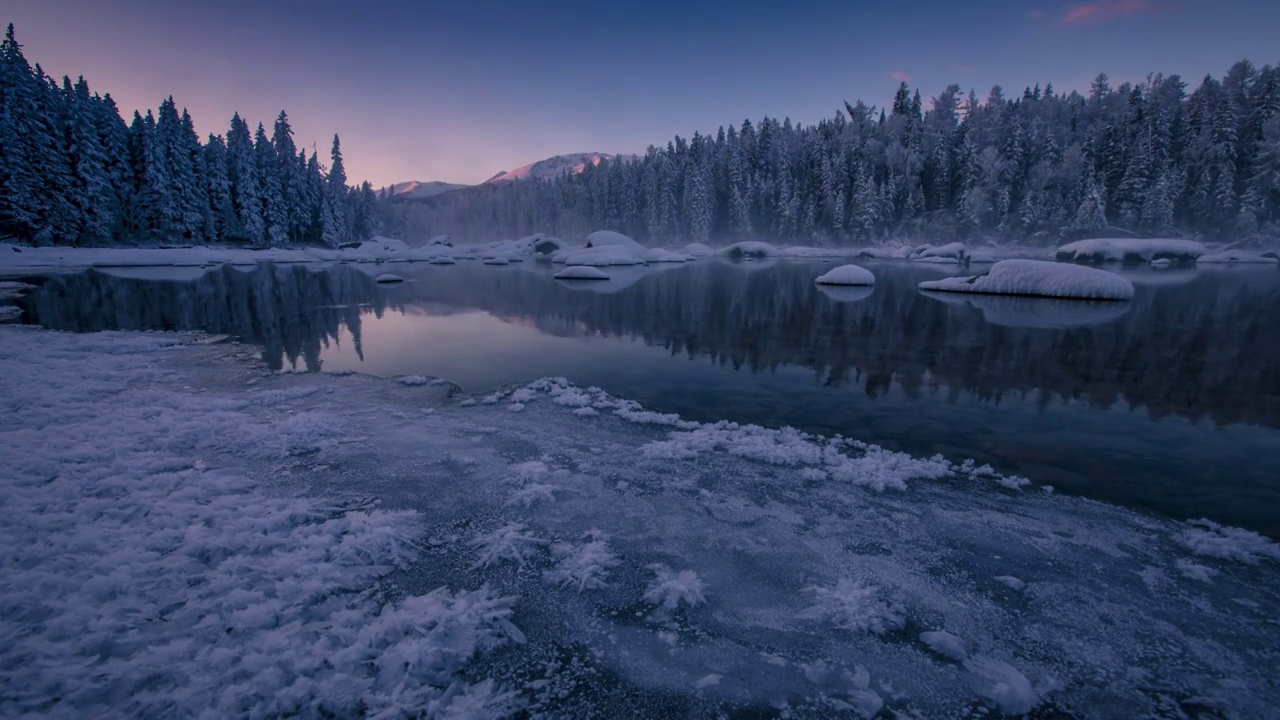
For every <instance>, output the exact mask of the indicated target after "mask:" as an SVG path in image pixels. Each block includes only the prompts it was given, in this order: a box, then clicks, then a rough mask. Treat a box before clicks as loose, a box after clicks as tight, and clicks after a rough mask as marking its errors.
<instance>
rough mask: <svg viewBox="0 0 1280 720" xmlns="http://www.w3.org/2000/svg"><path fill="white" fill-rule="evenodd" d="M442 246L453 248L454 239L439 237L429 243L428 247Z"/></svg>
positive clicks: (445, 236)
mask: <svg viewBox="0 0 1280 720" xmlns="http://www.w3.org/2000/svg"><path fill="white" fill-rule="evenodd" d="M435 245H442V246H444V247H453V238H451V237H449V236H448V235H437V236H435V237H433V238H431V239H430V240H428V241H427V247H432V246H435Z"/></svg>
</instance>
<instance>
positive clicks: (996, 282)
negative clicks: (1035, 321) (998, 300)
mask: <svg viewBox="0 0 1280 720" xmlns="http://www.w3.org/2000/svg"><path fill="white" fill-rule="evenodd" d="M920 289H921V290H933V291H938V292H956V293H982V294H990V295H1025V296H1030V297H1045V298H1076V299H1081V300H1129V299H1131V298H1133V283H1131V282H1129V281H1128V280H1126V279H1124V278H1122V277H1120V276H1119V275H1116V274H1115V273H1110V272H1107V271H1105V270H1097V269H1094V268H1089V267H1083V266H1080V265H1069V264H1067V263H1058V262H1047V261H1044V260H1001V261H1000V262H998V263H996V264H995V265H992V266H991V270H989V271H988V272H987V273H985V274H983V275H974V276H972V277H950V278H943V279H941V280H926V281H924V282H922V283H920Z"/></svg>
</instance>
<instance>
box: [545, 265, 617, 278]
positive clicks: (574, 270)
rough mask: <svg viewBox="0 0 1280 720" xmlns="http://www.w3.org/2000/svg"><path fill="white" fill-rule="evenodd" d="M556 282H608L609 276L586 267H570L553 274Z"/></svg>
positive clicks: (599, 270) (601, 271) (598, 270)
mask: <svg viewBox="0 0 1280 720" xmlns="http://www.w3.org/2000/svg"><path fill="white" fill-rule="evenodd" d="M555 278H556V279H557V280H608V279H609V276H608V275H607V274H606V273H605V272H604V271H603V270H601V269H599V268H595V267H588V266H586V265H570V266H569V267H567V268H565V269H563V270H561V271H560V272H558V273H556V274H555Z"/></svg>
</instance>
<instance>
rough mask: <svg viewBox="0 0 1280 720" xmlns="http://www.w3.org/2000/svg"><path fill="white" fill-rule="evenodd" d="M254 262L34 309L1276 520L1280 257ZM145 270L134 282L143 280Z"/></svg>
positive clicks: (48, 320)
mask: <svg viewBox="0 0 1280 720" xmlns="http://www.w3.org/2000/svg"><path fill="white" fill-rule="evenodd" d="M387 267H393V268H394V272H396V273H397V274H400V275H402V276H404V277H406V278H408V279H409V280H410V282H406V283H404V284H402V285H396V286H385V285H378V284H376V283H374V282H373V280H372V276H371V275H370V274H369V273H370V272H374V273H375V274H376V272H380V271H381V270H380V269H379V270H376V271H375V270H374V269H373V268H368V269H367V271H366V269H364V268H355V267H349V266H334V267H326V268H316V267H304V266H277V267H272V266H266V265H263V266H259V267H256V268H253V269H233V268H230V267H226V268H219V269H213V270H210V271H208V272H204V273H203V274H199V276H198V277H195V273H196V272H198V271H182V272H186V273H188V274H189V277H187V278H185V279H174V278H169V279H156V276H163V275H165V274H166V273H167V271H160V272H150V271H146V272H139V271H133V272H132V275H133V276H132V277H130V276H129V275H130V273H128V272H126V273H124V274H123V275H122V274H114V275H113V274H105V273H102V272H95V271H90V272H86V273H80V274H71V275H55V276H48V277H44V278H38V279H36V280H35V282H38V283H40V288H39V289H38V290H36V291H33V292H32V293H31V294H30V295H28V296H27V297H25V298H23V299H22V300H21V303H22V306H23V308H24V310H25V314H24V317H23V321H24V322H29V323H36V324H41V325H44V326H47V327H51V328H57V329H62V330H74V331H93V330H104V329H198V330H205V331H209V332H214V333H228V334H233V335H236V336H238V337H239V338H240V339H241V340H243V341H245V342H248V343H252V344H255V345H258V346H261V347H262V357H263V361H264V362H265V363H266V364H267V365H268V366H270V367H271V368H274V369H285V370H288V369H293V370H306V371H320V370H325V371H332V370H348V369H350V370H357V371H360V372H368V373H372V374H377V375H397V374H424V375H436V376H440V377H445V378H448V379H450V380H453V381H455V382H458V383H459V384H461V385H462V386H463V387H464V388H465V389H467V390H470V391H482V390H485V389H488V388H491V387H495V386H498V385H502V384H505V383H511V382H521V381H526V380H530V379H533V378H536V377H541V376H546V375H562V376H565V377H567V378H569V379H570V380H572V381H574V382H576V383H579V384H583V385H598V386H600V387H602V388H604V389H606V390H608V391H610V392H611V393H614V394H617V395H621V396H624V397H628V398H632V399H635V400H638V401H640V402H641V403H643V404H644V405H646V406H648V407H650V408H652V409H655V410H658V411H662V412H677V413H680V414H681V415H683V416H685V417H688V418H691V419H698V420H719V419H725V418H728V419H732V420H736V421H739V422H751V423H758V424H762V425H769V426H781V425H792V426H795V427H798V428H801V429H803V430H809V431H816V432H823V433H842V434H845V435H847V436H851V437H856V438H859V439H863V440H867V441H871V442H875V443H878V444H882V445H885V446H887V447H891V448H894V449H899V450H904V451H907V452H911V453H914V454H932V453H935V452H941V453H944V454H946V455H948V456H950V457H953V458H960V457H973V458H975V459H977V460H978V461H979V462H990V463H991V464H992V465H993V466H995V467H997V468H998V469H1000V470H1002V471H1005V472H1015V473H1021V474H1024V475H1027V476H1028V477H1031V478H1032V479H1033V480H1035V481H1036V482H1037V483H1040V484H1052V485H1054V486H1056V488H1057V489H1058V490H1059V491H1060V492H1070V493H1075V494H1081V495H1086V496H1089V497H1094V498H1098V499H1103V500H1107V501H1111V502H1117V503H1121V504H1124V505H1128V506H1130V507H1136V508H1140V509H1144V510H1148V511H1152V512H1156V513H1159V514H1163V515H1168V516H1172V517H1175V518H1179V519H1182V518H1187V517H1201V516H1207V517H1210V518H1212V519H1214V520H1217V521H1220V522H1224V523H1230V524H1233V525H1240V526H1244V527H1248V528H1252V529H1255V530H1258V531H1261V532H1265V533H1267V534H1269V535H1272V536H1273V537H1274V536H1280V314H1277V312H1276V309H1277V307H1280V272H1277V270H1276V269H1275V268H1273V267H1268V268H1263V269H1245V268H1233V269H1223V270H1217V271H1206V270H1170V271H1154V270H1145V269H1144V270H1142V271H1137V272H1135V273H1133V274H1131V275H1130V277H1131V278H1132V279H1133V280H1134V281H1135V285H1137V287H1138V293H1137V297H1136V298H1135V299H1134V300H1133V302H1131V303H1119V304H1114V303H1076V302H1069V301H1049V300H1032V299H1018V298H996V297H988V298H963V297H958V296H945V295H926V294H923V293H920V292H918V291H917V290H916V284H917V283H918V282H919V281H921V280H925V279H930V278H936V277H939V276H941V275H943V274H945V273H946V272H947V271H946V270H940V269H938V268H931V267H918V266H908V265H903V264H883V265H874V266H872V267H873V269H874V271H875V272H876V274H877V277H878V284H877V286H876V288H875V290H874V291H873V292H869V293H868V292H866V291H856V290H855V291H846V292H845V293H844V294H840V293H832V294H828V293H827V292H824V291H823V290H822V289H820V288H818V287H816V286H815V285H814V284H813V278H814V277H815V276H816V275H818V274H820V273H821V272H823V271H824V269H826V267H828V266H824V265H821V264H818V263H800V262H784V263H776V264H761V263H743V264H730V263H725V262H720V261H703V262H699V263H694V264H691V265H687V266H677V267H672V268H669V269H661V270H618V269H615V270H613V271H612V274H613V276H614V279H613V280H611V281H608V282H607V283H601V284H575V285H570V284H566V283H562V282H559V281H556V280H554V279H552V278H551V277H550V272H551V271H550V269H548V268H546V267H537V266H534V265H532V264H527V265H525V266H514V267H489V266H478V265H467V264H461V265H457V266H451V267H433V266H420V265H414V266H408V265H398V266H387ZM139 275H141V277H140V276H139Z"/></svg>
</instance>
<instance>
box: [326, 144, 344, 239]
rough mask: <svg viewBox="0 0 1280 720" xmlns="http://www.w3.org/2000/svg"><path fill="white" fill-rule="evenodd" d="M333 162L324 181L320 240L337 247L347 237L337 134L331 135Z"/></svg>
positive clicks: (342, 177) (342, 173)
mask: <svg viewBox="0 0 1280 720" xmlns="http://www.w3.org/2000/svg"><path fill="white" fill-rule="evenodd" d="M331 157H332V160H333V164H332V165H330V166H329V176H328V178H327V180H326V182H325V189H324V199H323V203H324V204H323V207H322V208H321V240H322V242H324V244H325V245H328V246H330V247H337V246H338V245H341V244H342V243H344V242H346V239H347V218H346V202H347V173H346V171H345V170H344V169H343V167H342V148H341V146H340V145H339V141H338V136H337V135H334V136H333V151H332V154H331Z"/></svg>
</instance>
